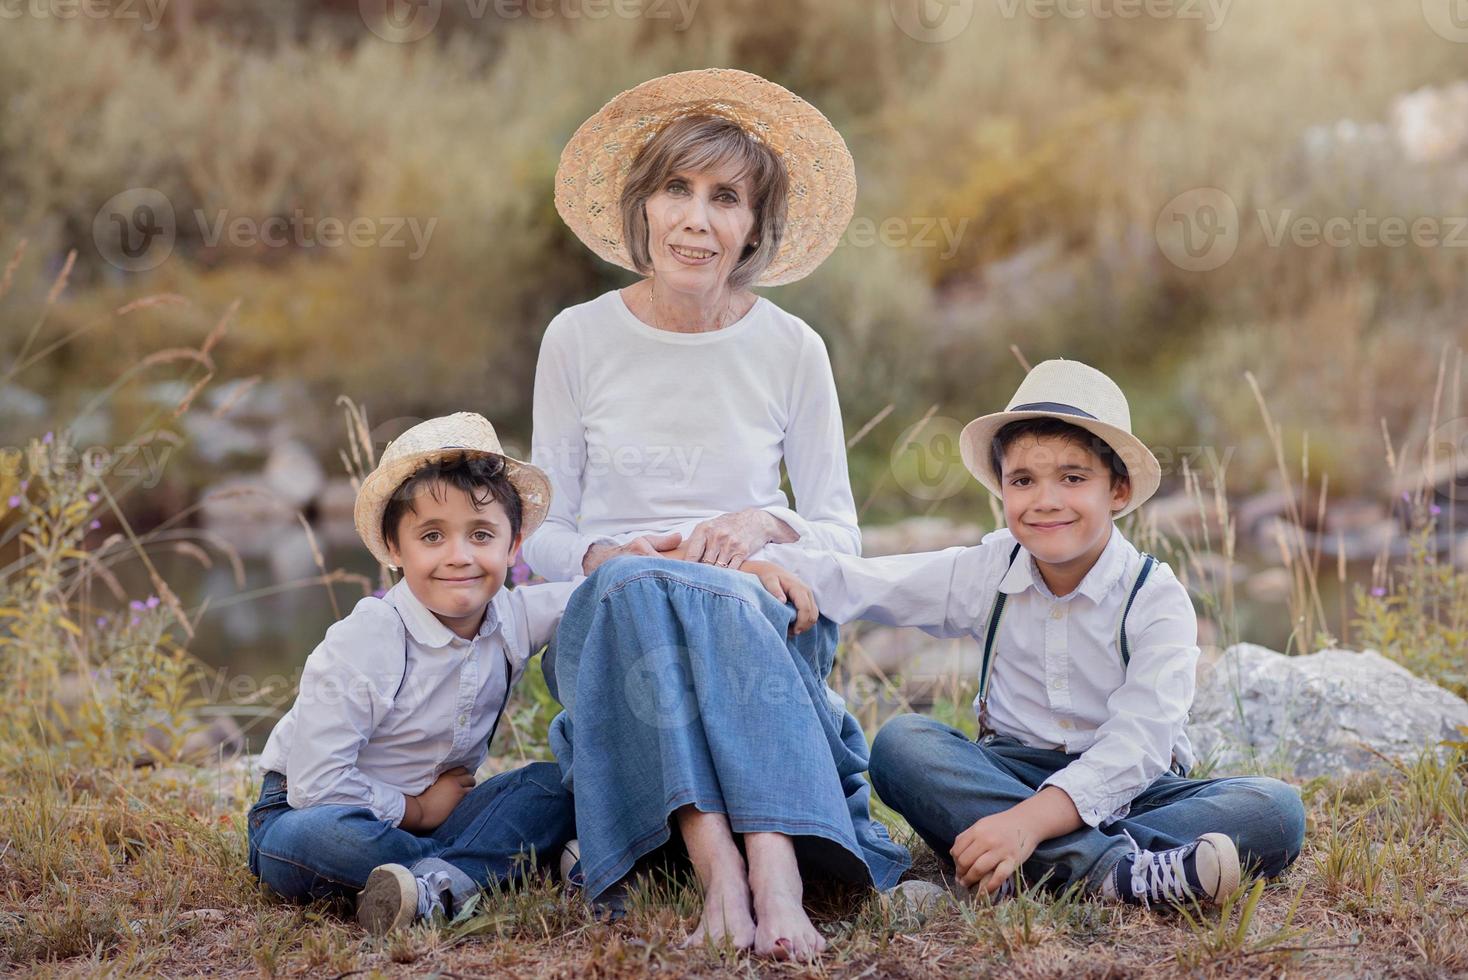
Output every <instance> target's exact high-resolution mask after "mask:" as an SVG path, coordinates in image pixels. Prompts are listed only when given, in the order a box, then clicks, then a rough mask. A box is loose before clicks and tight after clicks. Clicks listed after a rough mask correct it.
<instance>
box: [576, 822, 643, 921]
mask: <svg viewBox="0 0 1468 980" xmlns="http://www.w3.org/2000/svg"><path fill="white" fill-rule="evenodd" d="M561 882H562V883H563V884H564V885H565V886H566V889H567V890H568V891H573V892H579V891H582V890H584V889H585V888H586V873H585V871H584V870H583V869H582V867H581V842H580V841H579V840H571V841H567V842H566V846H565V847H563V848H562V849H561ZM591 914H592V917H593V918H595V919H596V920H598V921H606V922H620V921H621V920H622V919H624V918H626V916H627V882H626V880H625V879H624V880H622V881H619V882H617V883H616V884H615V885H613V886H612V887H610V888H608V889H607V890H606V891H604V892H602V893H601V895H600V896H598V898H597V900H596V901H594V902H592V903H591Z"/></svg>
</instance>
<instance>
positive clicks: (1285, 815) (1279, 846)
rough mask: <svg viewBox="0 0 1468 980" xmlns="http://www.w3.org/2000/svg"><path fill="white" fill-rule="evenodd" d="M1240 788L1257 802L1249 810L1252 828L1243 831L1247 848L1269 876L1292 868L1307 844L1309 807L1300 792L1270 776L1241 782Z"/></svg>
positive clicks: (1252, 803)
mask: <svg viewBox="0 0 1468 980" xmlns="http://www.w3.org/2000/svg"><path fill="white" fill-rule="evenodd" d="M1240 783H1241V784H1242V785H1241V786H1240V787H1239V789H1240V790H1242V791H1244V792H1246V793H1248V794H1249V795H1250V796H1251V797H1253V799H1252V800H1251V801H1250V805H1249V806H1248V807H1247V808H1243V807H1241V810H1244V812H1247V813H1248V815H1249V816H1248V826H1246V827H1244V828H1241V830H1242V831H1243V833H1242V834H1241V836H1242V837H1243V838H1244V840H1243V841H1242V842H1241V843H1243V844H1244V845H1245V846H1244V849H1245V850H1247V851H1249V852H1251V853H1252V855H1253V856H1254V857H1255V858H1256V859H1257V860H1258V861H1259V863H1260V865H1261V868H1260V870H1261V871H1263V872H1264V874H1265V875H1267V876H1273V875H1277V874H1279V873H1280V872H1282V871H1283V870H1284V869H1285V868H1287V867H1289V866H1290V865H1291V864H1292V863H1293V862H1294V860H1295V858H1297V857H1298V856H1299V854H1300V849H1301V848H1302V847H1303V846H1304V844H1305V804H1304V803H1303V802H1302V801H1301V799H1300V792H1299V790H1297V789H1295V787H1293V786H1291V785H1290V784H1289V783H1286V782H1284V781H1283V780H1279V779H1272V778H1269V777H1267V776H1255V777H1250V778H1248V779H1244V780H1240Z"/></svg>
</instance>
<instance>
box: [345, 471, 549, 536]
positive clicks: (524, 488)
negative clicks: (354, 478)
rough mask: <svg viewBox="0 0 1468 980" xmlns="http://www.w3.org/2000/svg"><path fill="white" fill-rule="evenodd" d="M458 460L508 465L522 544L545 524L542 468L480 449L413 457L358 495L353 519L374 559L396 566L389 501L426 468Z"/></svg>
mask: <svg viewBox="0 0 1468 980" xmlns="http://www.w3.org/2000/svg"><path fill="white" fill-rule="evenodd" d="M459 456H494V457H498V458H499V459H502V460H504V461H505V476H506V477H507V478H508V479H509V481H510V484H511V485H512V486H514V488H515V490H516V492H517V493H519V495H520V537H521V540H522V541H523V540H525V539H526V538H529V537H530V535H531V534H533V533H534V532H535V529H536V528H538V527H540V525H541V524H542V523H543V522H544V521H545V515H546V513H547V512H548V511H549V510H550V501H551V483H550V477H548V476H546V474H545V471H544V470H542V469H541V468H540V467H538V466H532V465H531V464H529V463H525V462H522V461H520V460H518V459H514V458H513V457H510V456H505V455H503V454H501V453H493V452H486V451H484V450H479V449H462V448H453V449H432V450H427V451H424V452H420V453H410V454H408V455H406V456H403V457H402V458H400V459H395V460H393V461H392V462H390V463H386V464H383V465H380V466H378V467H377V469H375V470H373V471H372V472H371V473H369V474H368V475H367V478H366V479H365V480H363V481H362V487H361V489H360V490H358V491H357V502H356V505H355V507H354V508H353V514H352V516H353V519H354V522H355V523H356V525H357V534H358V535H359V536H360V537H361V538H362V542H363V544H365V545H366V546H367V550H368V551H370V552H372V556H373V557H374V558H376V559H377V560H378V561H380V562H382V563H383V564H384V565H395V563H394V562H393V560H392V555H390V554H389V553H388V550H387V541H386V539H385V538H384V537H383V534H382V515H383V513H384V512H385V511H386V510H387V504H388V501H389V500H391V499H392V495H393V493H394V492H396V490H397V489H398V487H400V486H401V485H402V484H403V481H405V480H407V479H408V477H410V476H412V475H413V474H414V473H416V472H417V471H418V470H420V469H422V468H423V467H424V466H427V465H430V464H432V463H437V462H439V461H441V460H443V459H445V458H448V457H459Z"/></svg>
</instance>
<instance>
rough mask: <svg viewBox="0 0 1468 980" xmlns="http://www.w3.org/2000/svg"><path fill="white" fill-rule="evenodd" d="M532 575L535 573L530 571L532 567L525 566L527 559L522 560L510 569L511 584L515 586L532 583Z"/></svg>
mask: <svg viewBox="0 0 1468 980" xmlns="http://www.w3.org/2000/svg"><path fill="white" fill-rule="evenodd" d="M532 574H534V573H533V572H531V571H530V566H529V565H527V564H525V559H523V558H521V559H520V560H519V561H517V562H515V566H514V567H513V568H511V569H510V582H511V584H513V585H524V584H525V583H526V582H528V581H530V576H531V575H532Z"/></svg>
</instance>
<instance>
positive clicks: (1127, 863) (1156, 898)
mask: <svg viewBox="0 0 1468 980" xmlns="http://www.w3.org/2000/svg"><path fill="white" fill-rule="evenodd" d="M1123 833H1125V832H1123ZM1126 837H1127V839H1128V840H1131V835H1130V834H1126ZM1132 847H1133V848H1134V850H1133V851H1132V853H1131V854H1130V855H1129V856H1127V857H1124V858H1122V859H1121V860H1120V861H1118V862H1117V863H1116V866H1115V867H1114V868H1113V869H1112V871H1111V872H1110V873H1109V874H1108V875H1107V876H1106V881H1105V882H1104V883H1103V885H1102V888H1101V894H1102V895H1103V896H1105V897H1107V898H1112V899H1119V900H1120V901H1123V902H1130V903H1132V904H1135V905H1146V906H1151V905H1152V904H1153V903H1154V902H1155V903H1161V904H1171V903H1187V902H1189V901H1197V902H1212V903H1214V904H1218V903H1219V902H1221V901H1223V899H1225V898H1227V897H1228V896H1229V895H1230V894H1231V893H1233V892H1234V891H1235V890H1236V889H1237V888H1238V887H1239V849H1238V847H1236V846H1235V845H1234V842H1233V840H1232V839H1230V838H1229V836H1228V835H1227V834H1204V835H1203V836H1201V837H1199V838H1198V839H1197V840H1195V841H1192V842H1190V843H1187V844H1184V845H1183V846H1182V847H1173V848H1169V849H1168V850H1165V851H1156V852H1153V851H1149V850H1147V849H1146V848H1143V847H1139V846H1137V842H1136V841H1132Z"/></svg>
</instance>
